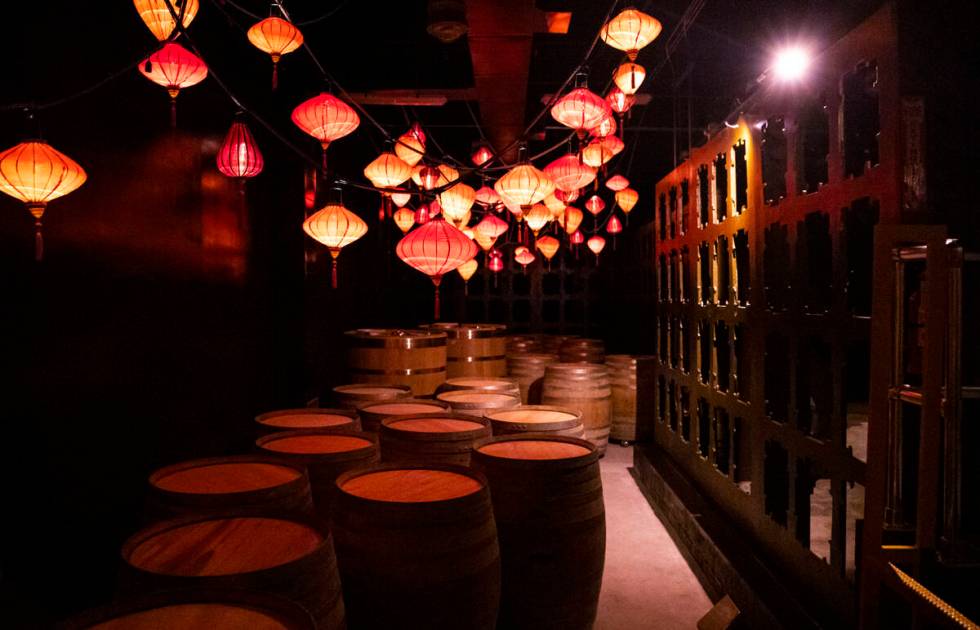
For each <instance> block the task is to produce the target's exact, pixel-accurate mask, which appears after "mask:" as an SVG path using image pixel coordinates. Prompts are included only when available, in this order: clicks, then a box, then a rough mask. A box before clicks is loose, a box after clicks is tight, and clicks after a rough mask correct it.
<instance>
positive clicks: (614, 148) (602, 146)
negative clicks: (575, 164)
mask: <svg viewBox="0 0 980 630" xmlns="http://www.w3.org/2000/svg"><path fill="white" fill-rule="evenodd" d="M624 146H625V145H624V144H623V141H622V140H620V139H619V138H617V137H616V136H606V137H605V138H596V139H595V140H593V141H592V142H590V143H589V144H588V146H586V147H585V148H584V149H582V161H583V162H585V163H586V164H588V165H589V166H591V167H592V168H599V167H601V166H602V165H603V164H606V163H607V162H609V160H611V159H613V158H614V157H616V155H617V154H619V153H620V152H621V151H622V150H623V147H624Z"/></svg>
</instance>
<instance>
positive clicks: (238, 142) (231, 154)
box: [217, 120, 265, 179]
mask: <svg viewBox="0 0 980 630" xmlns="http://www.w3.org/2000/svg"><path fill="white" fill-rule="evenodd" d="M217 162H218V170H219V171H221V172H222V174H224V175H227V176H228V177H237V178H239V179H247V178H249V177H255V176H256V175H258V174H259V173H261V172H262V168H263V166H265V161H264V160H263V159H262V152H261V151H259V146H258V144H257V143H256V142H255V138H254V137H253V136H252V132H251V131H249V129H248V125H246V124H245V123H244V122H242V121H240V120H237V121H235V122H234V123H232V125H231V129H229V130H228V134H227V135H226V136H225V141H224V142H223V143H222V144H221V148H220V149H218V158H217Z"/></svg>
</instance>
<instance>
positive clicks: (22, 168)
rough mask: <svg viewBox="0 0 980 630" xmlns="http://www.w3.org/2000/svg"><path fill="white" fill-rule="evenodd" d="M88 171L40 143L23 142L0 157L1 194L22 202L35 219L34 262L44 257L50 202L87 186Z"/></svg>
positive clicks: (38, 141) (46, 144)
mask: <svg viewBox="0 0 980 630" xmlns="http://www.w3.org/2000/svg"><path fill="white" fill-rule="evenodd" d="M87 178H88V176H87V175H86V174H85V170H84V169H83V168H82V167H81V166H79V165H78V163H77V162H75V160H73V159H71V158H70V157H68V156H67V155H65V154H64V153H62V152H60V151H58V150H57V149H55V148H54V147H52V146H51V145H49V144H48V143H46V142H42V141H40V140H33V141H30V142H22V143H20V144H18V145H17V146H14V147H11V148H9V149H7V150H6V151H4V152H3V153H0V192H2V193H5V194H7V195H10V196H11V197H13V198H14V199H19V200H20V201H23V202H24V203H25V204H26V205H27V210H28V211H29V212H30V213H31V215H32V216H33V217H34V258H35V259H36V260H41V259H42V258H43V255H44V239H43V237H42V234H41V216H42V215H43V214H44V209H45V208H46V207H47V205H48V202H49V201H51V200H53V199H57V198H59V197H63V196H65V195H67V194H68V193H70V192H72V191H73V190H75V189H76V188H78V187H79V186H81V185H82V184H84V183H85V180H86V179H87Z"/></svg>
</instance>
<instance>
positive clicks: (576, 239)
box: [569, 230, 585, 245]
mask: <svg viewBox="0 0 980 630" xmlns="http://www.w3.org/2000/svg"><path fill="white" fill-rule="evenodd" d="M569 240H570V241H571V242H572V245H581V244H582V243H584V242H585V236H583V235H582V233H581V232H579V231H578V230H575V231H574V232H572V235H571V236H570V237H569Z"/></svg>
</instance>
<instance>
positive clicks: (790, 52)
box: [772, 46, 811, 82]
mask: <svg viewBox="0 0 980 630" xmlns="http://www.w3.org/2000/svg"><path fill="white" fill-rule="evenodd" d="M810 61H811V59H810V53H809V52H808V51H807V50H806V49H804V48H803V47H801V46H789V47H787V48H784V49H782V50H780V51H779V52H777V53H776V58H775V60H774V61H773V64H772V71H773V73H774V74H775V76H776V78H777V79H779V80H780V81H786V82H791V81H799V80H800V79H802V78H803V77H804V76H805V75H806V71H807V70H809V68H810Z"/></svg>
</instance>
